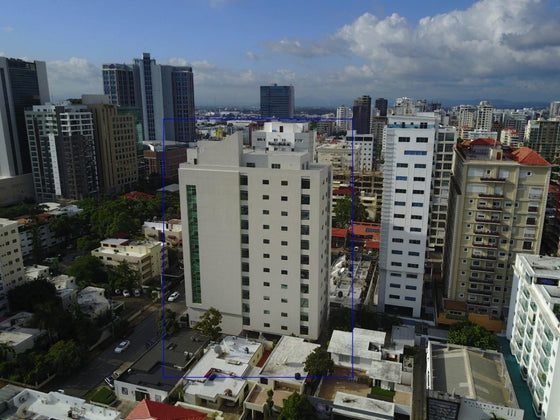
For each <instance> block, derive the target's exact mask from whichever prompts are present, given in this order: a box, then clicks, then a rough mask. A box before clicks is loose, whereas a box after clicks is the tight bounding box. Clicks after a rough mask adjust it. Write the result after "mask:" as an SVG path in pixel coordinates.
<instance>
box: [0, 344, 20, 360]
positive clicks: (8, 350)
mask: <svg viewBox="0 0 560 420" xmlns="http://www.w3.org/2000/svg"><path fill="white" fill-rule="evenodd" d="M15 354H16V351H15V350H14V348H13V347H12V345H11V344H10V343H6V342H4V343H0V361H2V362H4V361H6V360H9V359H11V358H12V357H13V356H14V355H15Z"/></svg>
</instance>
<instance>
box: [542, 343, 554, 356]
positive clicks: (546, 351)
mask: <svg viewBox="0 0 560 420" xmlns="http://www.w3.org/2000/svg"><path fill="white" fill-rule="evenodd" d="M542 350H543V352H544V354H546V356H547V357H550V352H551V350H552V346H551V345H550V343H547V342H543V343H542Z"/></svg>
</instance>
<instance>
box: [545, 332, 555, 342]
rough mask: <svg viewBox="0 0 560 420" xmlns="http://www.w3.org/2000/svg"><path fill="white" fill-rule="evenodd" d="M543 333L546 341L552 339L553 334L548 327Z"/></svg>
mask: <svg viewBox="0 0 560 420" xmlns="http://www.w3.org/2000/svg"><path fill="white" fill-rule="evenodd" d="M544 335H545V336H546V338H548V341H552V340H554V335H553V334H552V331H550V330H549V329H545V330H544Z"/></svg>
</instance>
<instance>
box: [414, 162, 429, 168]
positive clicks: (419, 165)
mask: <svg viewBox="0 0 560 420" xmlns="http://www.w3.org/2000/svg"><path fill="white" fill-rule="evenodd" d="M414 168H415V169H424V168H426V164H425V163H415V164H414Z"/></svg>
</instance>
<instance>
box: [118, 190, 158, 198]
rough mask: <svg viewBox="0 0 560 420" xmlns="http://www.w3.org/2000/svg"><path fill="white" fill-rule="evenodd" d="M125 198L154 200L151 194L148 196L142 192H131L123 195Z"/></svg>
mask: <svg viewBox="0 0 560 420" xmlns="http://www.w3.org/2000/svg"><path fill="white" fill-rule="evenodd" d="M123 197H124V198H132V199H134V198H154V196H153V195H151V194H146V193H143V192H141V191H131V192H129V193H126V194H124V195H123Z"/></svg>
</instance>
